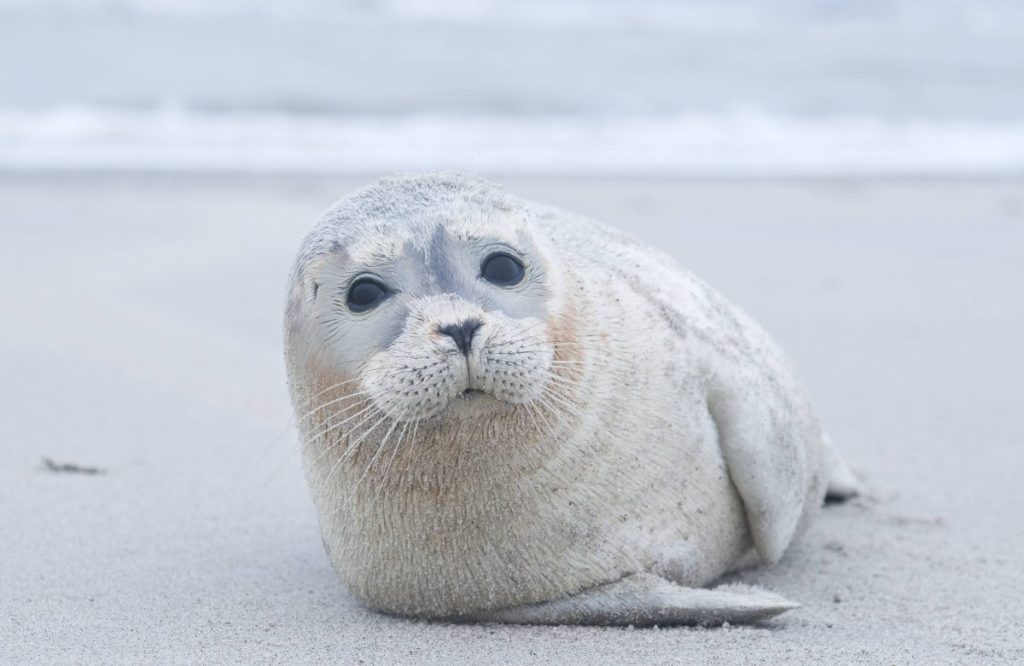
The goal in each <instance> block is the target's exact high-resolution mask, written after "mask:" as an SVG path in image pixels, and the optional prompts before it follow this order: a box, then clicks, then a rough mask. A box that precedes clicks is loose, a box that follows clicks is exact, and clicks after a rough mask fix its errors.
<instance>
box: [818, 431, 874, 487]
mask: <svg viewBox="0 0 1024 666" xmlns="http://www.w3.org/2000/svg"><path fill="white" fill-rule="evenodd" d="M824 439H825V446H824V449H823V455H824V459H825V474H826V477H827V478H828V489H827V490H826V491H825V503H826V504H840V503H842V502H845V501H847V500H849V499H853V498H854V497H857V496H859V495H863V494H864V484H863V483H861V481H860V479H858V478H857V475H856V474H854V472H853V470H851V469H850V467H849V466H848V465H847V464H846V461H844V460H843V458H842V456H840V455H839V452H838V451H836V449H835V447H834V446H832V440H831V439H830V438H829V437H828V435H826V436H825V438H824Z"/></svg>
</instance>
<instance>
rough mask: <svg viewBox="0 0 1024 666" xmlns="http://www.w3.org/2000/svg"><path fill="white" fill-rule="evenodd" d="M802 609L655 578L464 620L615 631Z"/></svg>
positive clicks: (733, 590)
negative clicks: (612, 628)
mask: <svg viewBox="0 0 1024 666" xmlns="http://www.w3.org/2000/svg"><path fill="white" fill-rule="evenodd" d="M798 606H799V604H796V603H793V602H792V601H789V600H788V599H785V598H783V597H780V596H779V595H777V594H773V593H771V592H768V591H767V590H762V589H760V588H757V587H753V586H750V585H739V584H730V585H722V586H719V587H716V588H715V589H711V590H708V589H703V588H693V587H682V586H679V585H676V584H675V583H672V582H670V581H668V580H666V579H664V578H661V577H660V576H656V575H654V574H649V573H640V574H634V575H632V576H627V577H625V578H623V579H621V580H618V581H615V582H613V583H607V584H605V585H600V586H598V587H594V588H590V589H589V590H584V591H582V592H580V593H578V594H576V595H574V596H571V597H567V598H564V599H555V600H553V601H544V602H541V603H536V604H527V605H524V606H515V607H512V608H502V609H499V610H494V611H487V612H484V613H479V614H475V615H473V616H471V617H466V618H459V619H460V620H461V621H472V622H505V623H509V624H585V625H611V626H626V625H633V626H652V625H660V626H668V625H705V626H712V625H720V624H723V623H725V622H730V623H735V624H742V623H750V622H757V621H760V620H766V619H768V618H770V617H774V616H776V615H778V614H779V613H784V612H786V611H788V610H792V609H794V608H797V607H798Z"/></svg>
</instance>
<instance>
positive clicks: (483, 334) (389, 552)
mask: <svg viewBox="0 0 1024 666" xmlns="http://www.w3.org/2000/svg"><path fill="white" fill-rule="evenodd" d="M439 230H440V231H439ZM495 242H496V243H500V244H502V246H517V245H520V244H527V245H528V246H529V251H528V260H527V264H528V274H527V280H526V283H527V284H526V285H525V286H523V287H521V288H520V289H519V291H515V290H513V291H512V292H510V293H506V292H507V291H508V290H506V292H500V293H499V292H493V291H492V290H495V289H500V288H498V287H493V286H492V285H487V284H481V283H478V282H479V281H478V282H473V281H472V280H470V279H467V278H465V277H460V275H461V274H460V273H459V271H460V270H462V269H460V268H459V267H460V266H462V265H463V263H465V262H470V263H471V262H472V261H477V259H474V258H473V257H476V256H477V255H478V254H480V253H482V252H485V251H486V248H487V247H491V245H492V244H493V243H495ZM440 254H443V255H444V256H443V257H441V256H439V255H440ZM463 254H464V255H465V256H466V257H467V258H466V259H465V260H463V259H462V258H461V257H462V256H463ZM396 256H398V257H402V261H406V260H409V261H413V260H415V261H414V265H413V267H411V268H408V269H400V270H399V269H395V271H396V272H395V273H394V274H395V275H396V276H399V277H396V278H394V279H396V280H398V281H401V280H403V279H404V280H406V282H405V283H404V284H401V285H399V288H400V289H401V291H400V293H399V294H397V295H396V297H395V299H394V303H393V304H389V305H388V307H390V308H393V309H392V310H391V311H387V312H383V313H381V314H380V316H381V317H382V319H381V321H382V322H383V321H384V320H385V319H386V318H390V319H387V321H391V320H392V319H393V320H394V321H395V322H396V323H395V324H393V325H392V324H390V323H387V324H385V323H372V324H370V323H367V322H369V321H371V320H370V317H371V316H374V314H373V313H370V315H367V316H366V318H364V319H362V320H359V319H357V318H353V317H351V316H350V315H349V314H346V313H345V312H344V308H345V305H344V302H343V298H342V296H341V295H343V294H344V292H345V289H346V285H347V283H348V282H347V281H349V280H351V277H352V275H354V274H356V273H357V272H358V270H356V269H359V268H360V267H354V266H352V265H351V264H352V263H353V262H356V263H360V262H362V263H367V262H368V263H369V264H374V262H377V264H379V265H390V264H389V262H392V260H393V258H394V257H396ZM410 257H412V259H410ZM460 262H463V263H460ZM470 263H465V265H470ZM417 266H419V267H433V268H430V269H429V270H428V269H426V268H416V267H417ZM382 270H385V269H382ZM386 270H391V269H390V268H387V269H386ZM402 271H404V272H402ZM449 273H450V275H449ZM402 276H405V277H402ZM449 285H456V286H454V287H452V286H449ZM450 290H454V291H450ZM466 317H478V318H480V319H481V320H482V321H483V322H484V325H483V327H482V328H481V330H480V333H479V335H478V337H477V338H474V344H473V347H472V352H471V354H470V356H469V357H468V358H463V357H462V356H461V355H460V354H456V353H453V352H452V349H451V344H452V343H451V341H450V340H446V339H445V338H444V336H441V335H439V334H438V333H437V327H438V326H443V325H445V324H448V323H455V322H457V321H459V320H462V319H464V318H466ZM367 330H369V331H371V332H372V333H373V335H370V336H368V337H367V336H366V331H367ZM285 336H286V359H287V365H288V373H289V380H290V388H291V391H292V397H293V402H294V406H295V410H296V414H297V415H298V419H299V426H300V431H301V435H302V451H303V456H304V460H305V466H306V472H307V478H308V480H309V484H310V487H311V489H312V496H313V499H314V501H315V503H316V505H317V509H318V511H319V513H320V521H321V527H322V530H323V536H324V543H325V545H326V547H327V550H328V552H329V554H330V558H331V561H332V562H333V564H334V566H335V567H336V568H337V570H338V572H339V573H340V575H341V577H342V578H343V579H344V581H345V582H346V583H347V584H348V586H349V587H350V589H351V590H352V591H353V593H355V594H356V595H357V596H358V597H359V598H360V599H361V600H363V602H364V603H366V604H367V605H368V606H370V607H371V608H374V609H378V610H381V611H386V612H391V613H397V614H402V615H410V616H417V617H433V618H439V617H454V618H462V619H474V618H479V619H498V620H503V621H541V622H543V621H569V622H587V621H588V618H589V619H590V620H591V621H600V618H605V619H606V621H607V622H608V623H616V622H623V623H624V622H626V621H632V619H636V618H643V617H659V618H661V621H663V622H664V621H666V619H665V617H664V616H663V615H658V614H657V613H653V612H652V611H650V609H649V608H646V607H645V603H647V602H644V601H640V602H637V601H636V600H637V599H640V598H641V597H644V595H647V596H648V597H650V598H654V597H653V596H651V595H652V594H653V593H651V592H650V590H651V589H653V588H652V587H651V584H650V579H656V581H658V582H657V584H655V585H654V587H657V585H660V584H665V585H670V586H672V587H673V589H672V590H669V593H668V594H667V596H666V594H663V592H664V591H663V590H662V591H659V592H658V593H657V595H659V596H657V598H658V599H661V600H664V599H666V598H674V597H673V595H675V594H676V591H677V590H678V591H679V592H682V591H683V588H696V587H700V586H704V585H707V584H709V583H711V582H713V581H714V580H715V579H716V578H718V577H720V576H721V575H722V574H724V573H726V572H728V571H730V570H732V569H734V568H736V567H737V566H739V565H740V564H741V563H743V562H745V561H749V560H750V559H751V553H752V552H755V551H756V553H757V555H758V556H759V557H760V560H761V561H762V562H765V563H773V562H775V561H776V560H777V559H778V558H779V557H781V555H782V553H783V551H784V550H785V548H786V547H787V546H788V545H789V543H790V541H791V540H792V539H793V538H794V536H795V535H796V534H797V533H798V532H799V531H800V530H801V529H802V527H803V526H804V525H806V523H807V521H808V520H809V519H810V518H811V517H812V516H813V514H814V513H815V512H816V511H817V510H818V507H819V506H820V505H821V503H822V498H823V496H824V493H825V485H826V484H825V470H824V469H823V465H824V463H823V447H824V446H825V445H824V444H823V439H822V434H821V431H820V429H819V427H818V425H817V423H816V421H815V419H814V416H813V415H812V413H811V411H810V409H809V407H808V405H807V403H806V401H805V400H804V398H803V397H802V394H801V391H800V389H799V387H798V385H797V383H796V381H795V379H794V377H793V375H792V373H791V372H790V370H789V367H788V365H787V363H786V361H785V360H784V358H783V356H782V354H781V353H780V352H779V351H778V349H777V348H776V347H775V346H774V345H773V344H772V342H771V341H770V340H769V339H768V337H767V336H766V335H765V334H764V333H763V332H762V330H761V329H760V328H759V327H758V326H757V325H756V324H755V323H754V322H753V321H751V320H750V319H749V318H748V317H747V316H745V315H744V314H743V313H742V312H740V311H739V310H738V309H736V308H735V307H734V306H732V305H731V304H729V303H728V302H727V301H725V300H724V299H723V298H722V297H721V296H720V295H719V294H717V293H716V292H715V291H713V290H712V289H711V288H709V287H708V286H707V285H705V284H703V283H702V282H700V281H699V280H697V279H695V278H694V277H692V276H691V275H689V274H688V273H686V272H685V271H683V270H681V269H680V268H678V267H677V266H676V265H675V264H674V263H673V262H672V261H671V260H670V259H668V258H666V257H665V256H663V255H661V254H659V253H657V252H654V251H652V250H651V249H649V248H646V247H643V246H641V245H640V244H638V243H637V242H636V241H634V240H633V239H632V238H630V237H628V236H626V235H624V234H621V233H618V232H616V231H614V230H611V229H608V228H606V227H604V226H601V225H599V224H597V223H595V222H592V221H590V220H586V219H583V218H580V217H577V216H574V215H570V214H567V213H564V212H562V211H559V210H556V209H553V208H550V207H546V206H541V205H537V204H532V203H528V202H524V201H521V200H519V199H516V198H515V197H512V196H511V195H509V194H507V193H505V192H503V191H502V190H501V189H500V188H498V187H497V186H495V185H492V184H490V183H488V182H486V181H483V180H480V179H476V178H470V177H464V176H455V175H445V174H439V175H437V174H434V175H412V176H404V177H397V178H390V179H385V180H381V181H379V182H378V183H376V184H374V185H372V186H370V187H368V188H366V189H363V190H361V191H360V192H357V193H355V194H353V195H351V196H349V197H347V198H345V199H343V200H342V201H340V202H339V203H338V204H336V205H335V206H334V207H333V208H331V209H330V210H329V211H328V212H327V213H326V214H325V216H324V217H323V218H322V220H321V221H320V222H319V223H318V224H317V225H316V227H315V228H314V229H313V231H312V232H311V233H310V234H309V236H308V237H307V238H306V240H305V242H304V243H303V246H302V249H301V251H300V253H299V256H298V259H297V262H296V265H295V269H294V271H293V273H292V276H291V281H290V287H289V296H288V305H287V312H286V319H285ZM360 336H364V337H367V339H366V340H364V339H363V338H361V337H360ZM381 338H386V339H385V340H383V341H382V340H381ZM509 373H511V374H509ZM467 387H468V388H478V389H480V390H482V391H484V392H485V393H486V394H487V395H485V396H482V397H480V398H475V399H474V401H472V403H473V404H469V402H471V401H465V400H463V399H462V397H460V395H459V394H460V392H461V391H462V390H463V389H465V388H467ZM353 415H358V416H353ZM364 415H366V416H364ZM374 425H375V426H376V427H374V428H371V426H374ZM637 576H641V577H643V576H647V577H648V578H637ZM638 580H640V581H643V584H642V585H641V584H639V583H637V582H636V581H638ZM621 581H627V582H628V585H627V586H626V587H615V588H611V589H613V592H611V593H610V594H609V595H606V597H607V598H602V599H601V600H599V601H598V602H595V601H594V594H596V593H594V592H592V591H593V590H604V589H606V588H604V587H602V586H608V585H613V586H615V585H626V584H625V583H620V582H621ZM668 581H670V582H668ZM677 586H682V587H677ZM627 587H628V589H627ZM623 590H625V591H623ZM637 590H640V592H637ZM659 590H660V588H659ZM701 592H708V591H701ZM580 593H583V594H580ZM602 594H603V593H602ZM729 594H731V592H730V593H729ZM766 594H767V593H766ZM573 595H579V596H575V597H574V596H573ZM587 595H589V596H587ZM567 599H568V600H570V601H571V600H573V599H580V600H581V601H580V603H579V604H576V605H575V606H573V609H574V610H572V612H568V611H565V612H561V611H558V608H561V607H562V606H558V607H554V606H550V604H551V603H554V602H557V603H560V604H563V605H565V600H567ZM608 599H611V601H610V602H609V601H608ZM716 599H717V597H716ZM775 599H776V600H777V599H778V598H777V597H775ZM583 600H586V604H591V605H592V604H594V603H598V605H599V606H600V607H601V609H602V611H601V613H596V614H595V612H591V611H587V610H586V609H587V608H592V606H586V605H585V604H584V601H583ZM783 601H784V600H783ZM545 602H547V603H548V604H549V605H547V606H545V605H544V604H545ZM609 603H610V604H611V605H612V606H616V605H621V606H623V607H626V606H629V610H628V612H626V613H625V614H622V613H620V614H619V615H614V613H613V614H612V615H609V614H608V612H607V610H608V607H609ZM658 603H665V602H664V601H659V602H658ZM672 603H678V604H682V605H686V603H689V602H672ZM701 603H704V602H701ZM707 603H710V602H707ZM537 604H541V605H540V606H537ZM697 605H698V606H699V605H700V604H699V603H698V604H697ZM741 606H742V603H741V604H739V605H738V606H737V608H739V607H741ZM788 607H790V606H787V605H785V604H782V605H779V606H778V608H779V609H782V610H784V609H785V608H788ZM519 608H534V609H536V608H542V609H543V611H542V612H541V611H538V612H531V613H519V612H518V611H517V610H516V609H519ZM510 609H511V610H510ZM552 609H554V610H552ZM720 611H721V609H718V610H717V611H715V612H718V613H719V615H720V616H721V618H722V619H729V617H734V618H739V619H742V618H743V617H746V616H744V615H743V614H742V612H740V611H736V612H734V613H733V615H732V616H730V615H729V614H728V613H725V614H724V615H723V614H722V613H721V612H720ZM775 612H778V610H776V611H775ZM588 613H589V614H588ZM644 613H647V614H646V615H644ZM652 613H653V614H652ZM768 614H771V613H768ZM719 615H715V614H714V613H712V614H711V615H706V616H699V617H704V618H705V619H707V618H708V617H710V618H712V619H714V618H715V617H719ZM754 615H756V614H754ZM613 616H614V617H613ZM615 617H617V618H618V620H615V619H614V618H615ZM677 617H678V618H684V617H689V618H692V617H696V616H693V614H692V613H691V614H690V615H678V616H677ZM699 617H698V619H699ZM751 617H753V615H751ZM552 618H554V619H553V620H552ZM608 618H612V619H611V620H608ZM631 618H632V619H631ZM670 620H671V618H669V621H670ZM680 621H684V620H680Z"/></svg>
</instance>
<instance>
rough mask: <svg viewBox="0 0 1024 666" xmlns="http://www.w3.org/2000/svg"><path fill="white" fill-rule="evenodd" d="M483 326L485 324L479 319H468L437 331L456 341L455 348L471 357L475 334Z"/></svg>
mask: <svg viewBox="0 0 1024 666" xmlns="http://www.w3.org/2000/svg"><path fill="white" fill-rule="evenodd" d="M482 324H483V322H482V321H480V320H479V319H467V320H466V321H464V322H462V323H460V324H449V325H448V326H441V327H439V328H438V329H437V330H438V332H439V333H444V334H445V335H447V336H448V337H450V338H451V339H452V340H454V341H455V346H456V347H458V348H459V351H460V352H462V353H463V354H464V355H466V356H469V347H470V345H472V344H473V334H474V333H476V329H478V328H480V326H481V325H482Z"/></svg>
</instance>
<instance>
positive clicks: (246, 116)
mask: <svg viewBox="0 0 1024 666" xmlns="http://www.w3.org/2000/svg"><path fill="white" fill-rule="evenodd" d="M0 168H7V169H33V170H46V169H66V168H85V169H170V170H188V171H194V170H200V171H201V170H228V171H236V170H241V171H252V170H256V171H391V170H399V169H428V168H457V169H469V170H476V171H487V172H499V173H501V172H519V171H532V172H545V171H547V172H587V173H609V174H616V173H623V174H627V173H643V174H678V173H682V174H695V175H701V174H711V175H794V174H811V175H814V174H823V175H833V174H979V173H984V174H992V173H995V174H1020V173H1024V2H1020V0H975V1H973V2H972V1H967V0H931V1H928V2H922V1H918V0H890V1H881V0H874V1H871V0H865V1H861V2H853V1H850V2H840V1H838V0H761V1H757V0H718V1H717V2H693V1H686V0H683V1H673V2H670V1H667V0H631V1H628V2H627V1H622V2H619V1H613V0H546V1H540V0H524V1H521V2H509V1H507V0H506V1H505V2H499V1H497V0H447V1H446V0H414V1H411V2H398V1H397V0H359V1H354V0H340V1H338V0H336V1H332V2H328V1H327V0H290V1H289V0H253V1H249V2H243V1H242V0H91V1H90V0H32V1H30V0H0Z"/></svg>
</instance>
